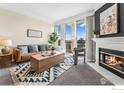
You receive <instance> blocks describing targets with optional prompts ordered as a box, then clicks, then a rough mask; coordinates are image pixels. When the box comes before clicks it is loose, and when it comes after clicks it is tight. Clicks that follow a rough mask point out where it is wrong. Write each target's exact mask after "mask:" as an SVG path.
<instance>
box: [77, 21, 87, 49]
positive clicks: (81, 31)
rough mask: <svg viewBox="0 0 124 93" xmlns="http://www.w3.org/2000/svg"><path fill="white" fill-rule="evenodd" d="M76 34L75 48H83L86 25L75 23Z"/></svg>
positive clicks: (80, 22) (79, 22) (81, 22)
mask: <svg viewBox="0 0 124 93" xmlns="http://www.w3.org/2000/svg"><path fill="white" fill-rule="evenodd" d="M76 33H77V48H83V47H85V36H86V23H84V22H83V21H77V23H76Z"/></svg>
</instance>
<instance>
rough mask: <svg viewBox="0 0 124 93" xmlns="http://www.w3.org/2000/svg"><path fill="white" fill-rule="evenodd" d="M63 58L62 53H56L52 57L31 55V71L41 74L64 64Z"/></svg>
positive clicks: (48, 54) (48, 55)
mask: <svg viewBox="0 0 124 93" xmlns="http://www.w3.org/2000/svg"><path fill="white" fill-rule="evenodd" d="M64 56H65V55H64V53H62V52H56V53H55V54H54V55H50V53H47V54H46V55H44V54H43V53H42V54H41V53H39V54H35V55H32V56H31V59H30V61H31V67H32V70H34V71H36V72H43V71H45V70H47V69H48V68H51V67H53V66H54V65H56V64H59V63H62V62H64Z"/></svg>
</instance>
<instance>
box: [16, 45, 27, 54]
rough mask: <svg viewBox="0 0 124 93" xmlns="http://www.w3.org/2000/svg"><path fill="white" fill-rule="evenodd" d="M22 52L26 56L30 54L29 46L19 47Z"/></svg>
mask: <svg viewBox="0 0 124 93" xmlns="http://www.w3.org/2000/svg"><path fill="white" fill-rule="evenodd" d="M18 48H19V49H20V51H21V53H22V54H26V53H28V47H27V46H22V47H18Z"/></svg>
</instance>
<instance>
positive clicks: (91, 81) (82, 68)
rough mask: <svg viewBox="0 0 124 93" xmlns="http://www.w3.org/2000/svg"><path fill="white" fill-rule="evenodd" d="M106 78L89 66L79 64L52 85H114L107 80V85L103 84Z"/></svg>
mask: <svg viewBox="0 0 124 93" xmlns="http://www.w3.org/2000/svg"><path fill="white" fill-rule="evenodd" d="M103 78H104V77H103V76H102V75H100V74H99V73H98V72H96V71H95V70H94V69H93V68H91V67H90V66H88V65H87V64H79V65H77V66H73V67H71V68H70V69H69V70H68V71H66V72H65V73H63V74H62V75H61V76H60V77H58V78H57V79H56V80H54V81H53V82H52V83H50V85H113V84H112V83H111V82H110V81H108V80H107V79H105V84H101V79H103Z"/></svg>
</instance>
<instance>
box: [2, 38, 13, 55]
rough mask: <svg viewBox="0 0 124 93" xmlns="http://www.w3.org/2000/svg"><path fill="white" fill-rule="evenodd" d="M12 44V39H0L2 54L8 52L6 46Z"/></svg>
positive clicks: (8, 49)
mask: <svg viewBox="0 0 124 93" xmlns="http://www.w3.org/2000/svg"><path fill="white" fill-rule="evenodd" d="M11 45H12V41H11V40H8V39H2V40H0V46H4V48H2V49H1V52H2V53H3V54H8V53H9V52H10V48H9V47H8V46H11Z"/></svg>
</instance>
